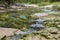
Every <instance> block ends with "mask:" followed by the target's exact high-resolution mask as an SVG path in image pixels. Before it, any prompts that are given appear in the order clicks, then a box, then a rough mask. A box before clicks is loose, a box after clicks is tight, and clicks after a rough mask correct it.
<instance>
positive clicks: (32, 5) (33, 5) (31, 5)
mask: <svg viewBox="0 0 60 40" xmlns="http://www.w3.org/2000/svg"><path fill="white" fill-rule="evenodd" d="M24 6H26V7H39V6H38V5H35V4H24Z"/></svg>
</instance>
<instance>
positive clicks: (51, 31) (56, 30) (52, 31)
mask: <svg viewBox="0 0 60 40" xmlns="http://www.w3.org/2000/svg"><path fill="white" fill-rule="evenodd" d="M47 30H48V32H50V33H52V34H56V33H58V29H57V28H55V27H50V28H47Z"/></svg>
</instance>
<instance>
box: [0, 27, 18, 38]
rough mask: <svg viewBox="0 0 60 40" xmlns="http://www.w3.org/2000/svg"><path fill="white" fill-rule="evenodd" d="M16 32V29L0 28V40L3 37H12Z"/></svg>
mask: <svg viewBox="0 0 60 40" xmlns="http://www.w3.org/2000/svg"><path fill="white" fill-rule="evenodd" d="M17 31H18V29H13V28H1V27H0V39H1V38H3V37H4V36H6V37H10V36H14V33H15V32H17Z"/></svg>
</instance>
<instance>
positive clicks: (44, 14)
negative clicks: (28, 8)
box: [31, 13, 48, 18]
mask: <svg viewBox="0 0 60 40" xmlns="http://www.w3.org/2000/svg"><path fill="white" fill-rule="evenodd" d="M47 15H48V14H47V13H35V14H33V15H31V16H32V17H35V16H36V17H37V18H40V17H41V16H47Z"/></svg>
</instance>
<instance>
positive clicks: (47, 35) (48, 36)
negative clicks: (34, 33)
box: [41, 32, 51, 39]
mask: <svg viewBox="0 0 60 40" xmlns="http://www.w3.org/2000/svg"><path fill="white" fill-rule="evenodd" d="M41 35H42V36H43V37H45V38H47V39H50V38H51V37H50V33H48V32H42V33H41Z"/></svg>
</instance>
